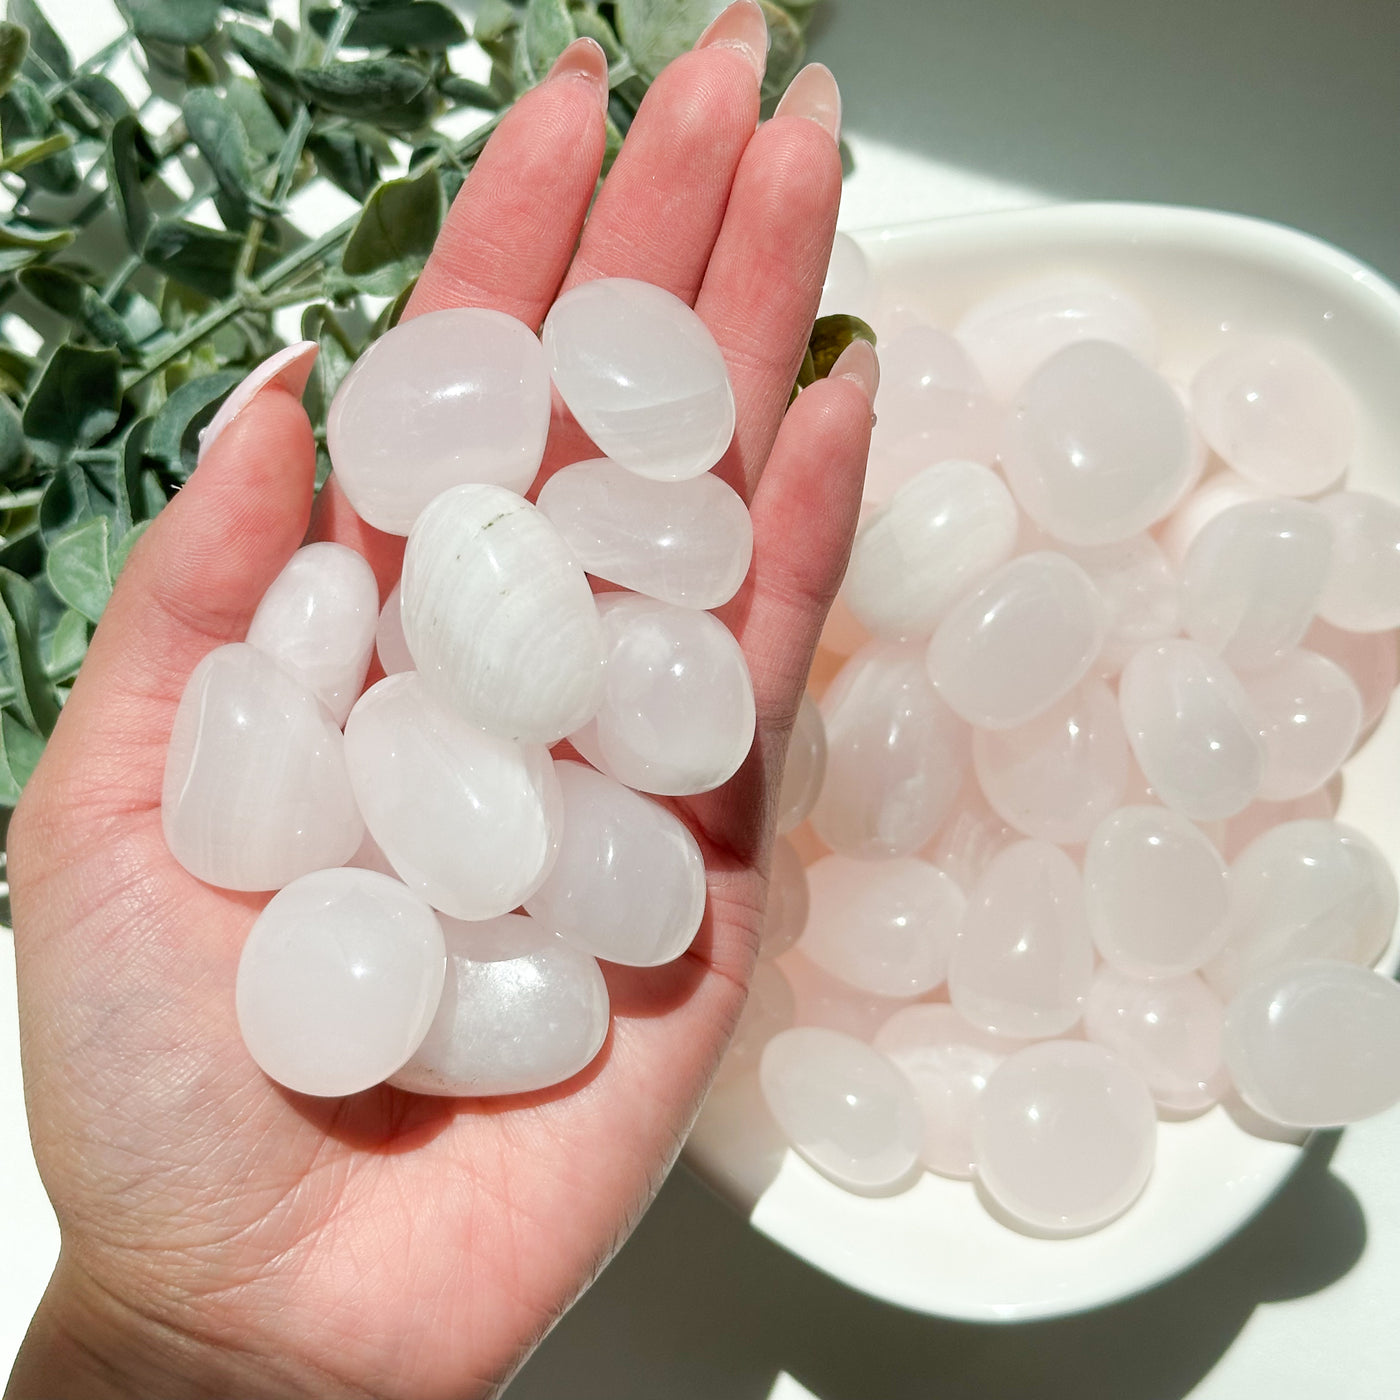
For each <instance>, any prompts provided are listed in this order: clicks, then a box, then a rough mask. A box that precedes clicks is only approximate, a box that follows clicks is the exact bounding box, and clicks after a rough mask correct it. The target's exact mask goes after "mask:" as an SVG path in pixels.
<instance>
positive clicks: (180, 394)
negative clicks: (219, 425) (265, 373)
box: [145, 369, 243, 481]
mask: <svg viewBox="0 0 1400 1400" xmlns="http://www.w3.org/2000/svg"><path fill="white" fill-rule="evenodd" d="M242 378H243V374H242V371H240V370H236V369H221V370H216V371H215V372H214V373H213V374H203V375H200V376H199V378H197V379H190V380H188V381H186V382H185V383H184V384H182V385H180V387H179V388H178V389H176V390H175V392H174V393H173V394H171V395H170V397H169V398H168V399H166V401H165V402H164V403H163V404H161V406H160V409H159V410H158V411H157V413H156V416H155V418H154V419H153V420H152V422H151V427H150V435H149V437H148V438H147V439H146V444H145V456H146V457H148V458H152V459H154V460H155V461H157V462H159V463H160V464H161V466H162V467H163V468H164V469H165V470H166V471H167V472H169V473H170V475H171V476H173V477H174V478H175V479H176V480H177V481H184V480H185V479H186V478H187V477H188V476H189V474H190V473H191V472H192V471H193V470H194V468H195V463H196V461H197V460H198V459H199V430H200V429H201V428H204V427H207V426H208V424H209V420H210V419H211V418H213V416H214V414H215V413H216V412H217V411H218V407H219V404H220V403H221V402H222V401H223V398H224V395H226V394H227V393H228V391H229V390H230V389H232V388H233V386H234V385H235V384H237V383H238V381H239V380H240V379H242Z"/></svg>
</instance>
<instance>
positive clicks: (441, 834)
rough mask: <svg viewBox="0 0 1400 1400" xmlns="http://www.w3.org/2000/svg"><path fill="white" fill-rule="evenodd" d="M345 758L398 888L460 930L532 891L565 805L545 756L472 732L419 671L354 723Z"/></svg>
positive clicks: (364, 702)
mask: <svg viewBox="0 0 1400 1400" xmlns="http://www.w3.org/2000/svg"><path fill="white" fill-rule="evenodd" d="M345 758H346V763H347V764H348V766H349V769H350V779H351V781H352V782H353V784H354V788H355V796H356V797H357V798H358V800H359V804H360V810H361V811H362V812H363V813H364V816H365V824H366V825H367V826H368V827H369V830H370V834H371V835H372V836H373V837H374V839H375V841H376V842H378V844H379V846H380V848H381V850H383V852H384V854H385V855H386V856H387V857H388V859H389V861H390V863H391V864H392V865H393V867H394V869H395V870H396V871H398V873H399V876H400V878H401V879H402V880H403V881H404V883H405V884H407V885H408V886H409V887H410V888H411V889H413V890H414V891H416V892H417V893H418V894H420V895H422V897H423V898H424V899H426V900H427V901H428V902H429V903H430V904H431V905H432V906H433V907H434V908H435V909H440V910H442V912H443V913H444V914H450V915H451V916H452V917H453V918H456V919H493V918H495V917H496V916H497V915H499V914H505V913H509V912H510V910H512V909H514V908H515V907H516V906H517V905H518V904H520V903H521V902H522V901H523V900H525V899H527V898H528V897H529V896H530V895H531V894H533V893H534V891H535V890H537V889H538V888H539V886H540V884H541V882H542V881H543V880H544V878H545V876H546V875H547V874H548V873H549V869H550V866H551V865H552V864H553V862H554V858H555V853H556V851H557V850H558V847H559V839H560V831H561V827H562V821H563V801H562V798H561V797H560V793H559V782H558V779H557V778H556V777H555V775H554V765H553V763H552V762H551V761H550V757H549V752H548V750H547V749H545V748H543V747H541V746H538V745H522V744H517V743H515V742H514V741H513V740H510V739H502V738H499V737H498V736H496V735H494V734H488V733H486V731H485V730H482V729H476V728H474V727H473V726H472V725H470V724H467V723H466V721H464V720H462V719H461V718H459V717H458V716H457V715H455V714H453V713H451V712H450V711H448V710H446V709H444V708H443V707H442V706H441V705H439V704H438V703H437V702H436V701H435V700H434V699H433V697H432V696H431V695H429V694H428V692H427V688H426V687H425V686H424V684H423V680H422V677H421V676H419V674H418V673H417V672H416V671H406V672H402V673H400V674H399V675H395V676H387V677H386V678H385V679H384V680H382V681H380V682H379V683H378V685H374V686H371V687H370V689H369V690H367V691H366V692H365V694H364V696H363V697H362V698H361V700H360V701H359V703H358V704H357V705H356V706H355V708H354V709H353V710H352V711H351V712H350V721H349V723H348V724H347V725H346V726H345Z"/></svg>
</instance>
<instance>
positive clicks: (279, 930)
mask: <svg viewBox="0 0 1400 1400" xmlns="http://www.w3.org/2000/svg"><path fill="white" fill-rule="evenodd" d="M446 968H447V954H446V949H445V947H444V944H443V936H442V929H441V927H440V926H439V924H438V920H437V917H436V916H435V915H434V913H433V911H432V910H431V909H429V908H428V906H427V905H426V904H424V903H423V901H422V900H421V899H419V898H418V897H417V896H416V895H414V894H412V893H411V892H410V891H409V890H407V889H405V888H404V887H403V885H401V884H400V883H399V882H398V881H396V880H391V879H389V878H388V876H386V875H379V874H377V873H375V872H373V871H369V870H353V869H342V870H318V871H314V872H313V873H311V874H309V875H304V876H302V877H301V878H300V879H298V880H295V881H293V882H292V883H291V884H290V885H288V886H287V887H286V888H285V889H282V890H279V891H278V893H277V894H275V895H274V896H273V897H272V900H271V902H270V903H269V904H268V905H267V907H266V908H265V909H264V910H263V911H262V913H261V914H259V915H258V918H257V920H256V922H255V923H254V924H253V927H252V928H251V929H250V930H249V933H248V939H247V941H246V942H245V943H244V945H243V952H242V954H241V955H240V957H239V960H238V978H237V984H236V988H235V1004H236V1007H237V1013H238V1027H239V1030H240V1031H241V1032H242V1033H243V1042H244V1044H245V1045H246V1046H247V1047H248V1053H249V1054H250V1055H252V1057H253V1059H254V1060H255V1061H256V1062H257V1064H258V1067H259V1068H260V1069H261V1070H262V1071H263V1073H265V1074H267V1075H269V1076H270V1077H271V1078H273V1079H275V1080H276V1081H277V1082H278V1083H279V1084H282V1085H285V1086H286V1087H287V1088H288V1089H294V1090H296V1091H297V1092H298V1093H301V1094H315V1095H318V1096H321V1097H326V1098H333V1097H339V1096H341V1095H344V1094H358V1093H359V1092H361V1090H364V1089H370V1088H373V1087H374V1085H376V1084H379V1083H381V1082H382V1081H383V1080H385V1079H387V1078H388V1077H389V1076H390V1075H391V1074H393V1073H394V1072H395V1071H396V1070H398V1069H399V1068H400V1067H401V1066H402V1065H403V1064H404V1063H405V1061H407V1059H408V1058H409V1056H410V1055H412V1054H413V1052H414V1051H415V1050H416V1049H417V1048H418V1046H419V1045H420V1044H421V1043H422V1040H423V1037H424V1036H425V1035H426V1034H427V1031H428V1027H429V1026H430V1025H431V1023H432V1020H433V1015H434V1013H435V1012H436V1010H437V1006H438V1000H439V998H440V997H441V995H442V987H443V978H444V975H445V972H446Z"/></svg>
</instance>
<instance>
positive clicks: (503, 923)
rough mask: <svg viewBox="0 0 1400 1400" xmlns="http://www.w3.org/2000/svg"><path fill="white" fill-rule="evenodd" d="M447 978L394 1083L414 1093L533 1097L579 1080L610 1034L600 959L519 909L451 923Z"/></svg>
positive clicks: (446, 925) (446, 929)
mask: <svg viewBox="0 0 1400 1400" xmlns="http://www.w3.org/2000/svg"><path fill="white" fill-rule="evenodd" d="M442 931H443V935H444V937H445V939H446V944H447V978H446V981H445V983H444V986H443V989H442V997H441V999H440V1001H439V1002H438V1004H437V1007H436V1014H435V1015H434V1017H433V1020H432V1024H431V1025H430V1026H429V1027H428V1032H427V1034H426V1035H425V1036H424V1038H423V1041H422V1044H421V1045H419V1047H418V1049H417V1050H416V1051H415V1052H414V1054H413V1057H412V1059H410V1060H409V1061H408V1063H407V1064H406V1065H404V1066H403V1068H402V1069H400V1070H399V1071H398V1072H397V1073H396V1074H395V1075H394V1076H393V1078H392V1079H391V1080H390V1081H389V1082H390V1083H391V1084H393V1085H395V1086H396V1087H397V1088H399V1089H409V1090H412V1091H413V1092H414V1093H415V1094H438V1095H450V1096H453V1097H457V1096H468V1095H469V1096H472V1097H482V1096H485V1095H491V1094H528V1093H531V1092H532V1091H534V1090H536V1089H547V1088H549V1087H550V1086H551V1085H554V1084H561V1083H563V1082H564V1081H565V1080H566V1079H572V1078H573V1076H574V1075H576V1074H577V1073H578V1072H579V1071H580V1070H581V1069H583V1068H584V1067H585V1066H586V1065H588V1064H589V1063H590V1062H591V1061H592V1060H593V1058H594V1056H596V1055H597V1053H598V1051H599V1050H601V1049H602V1046H603V1042H604V1040H606V1039H607V1035H608V1019H609V1018H608V988H607V984H606V983H605V982H604V981H603V973H602V970H601V969H600V968H599V966H598V964H597V962H596V961H595V960H594V959H593V958H591V957H589V956H588V954H587V953H583V952H580V951H579V950H578V949H576V948H571V947H570V946H569V945H568V944H567V943H565V942H564V940H563V939H561V938H558V937H556V936H555V935H554V934H552V933H550V932H549V931H548V930H546V929H545V928H543V927H542V926H541V925H540V924H539V923H538V922H537V921H536V920H534V919H531V918H527V917H525V916H524V915H521V914H506V915H504V916H503V917H502V918H499V919H488V920H486V921H484V922H481V923H463V922H462V921H461V920H458V919H444V920H443V921H442Z"/></svg>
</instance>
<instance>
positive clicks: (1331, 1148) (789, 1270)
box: [506, 1133, 1370, 1400]
mask: <svg viewBox="0 0 1400 1400" xmlns="http://www.w3.org/2000/svg"><path fill="white" fill-rule="evenodd" d="M1338 1141H1339V1134H1336V1133H1326V1134H1321V1135H1319V1137H1317V1138H1316V1139H1315V1140H1314V1142H1313V1143H1312V1145H1311V1146H1310V1147H1309V1148H1308V1150H1307V1152H1306V1153H1305V1155H1304V1158H1303V1161H1302V1164H1301V1165H1300V1167H1299V1169H1298V1171H1297V1173H1296V1174H1295V1175H1294V1176H1293V1177H1292V1178H1291V1179H1290V1181H1289V1182H1288V1184H1287V1185H1286V1186H1285V1187H1284V1189H1283V1190H1282V1191H1281V1192H1280V1193H1279V1195H1278V1196H1277V1197H1275V1199H1274V1200H1273V1201H1272V1202H1271V1204H1270V1205H1269V1206H1268V1207H1267V1208H1266V1209H1265V1210H1264V1211H1263V1212H1262V1213H1261V1214H1260V1215H1259V1216H1258V1217H1256V1219H1255V1220H1254V1221H1253V1223H1252V1224H1251V1225H1249V1226H1248V1227H1247V1228H1246V1229H1245V1230H1244V1231H1242V1232H1241V1233H1240V1234H1239V1235H1237V1236H1236V1237H1235V1238H1234V1239H1233V1240H1231V1241H1230V1242H1229V1243H1228V1244H1226V1245H1225V1246H1224V1247H1223V1248H1222V1249H1221V1250H1219V1251H1218V1252H1217V1253H1216V1254H1214V1255H1212V1256H1211V1257H1210V1258H1209V1259H1206V1260H1204V1261H1203V1262H1202V1263H1201V1264H1199V1265H1197V1266H1196V1267H1195V1268H1193V1269H1191V1270H1190V1271H1189V1272H1187V1273H1185V1274H1182V1275H1181V1276H1179V1277H1178V1278H1176V1279H1174V1280H1172V1281H1171V1282H1169V1283H1166V1284H1164V1285H1162V1286H1161V1287H1159V1288H1155V1289H1153V1290H1151V1291H1150V1292H1147V1293H1143V1294H1140V1295H1139V1296H1138V1297H1136V1298H1132V1299H1129V1300H1128V1301H1126V1302H1123V1303H1119V1304H1117V1305H1116V1306H1114V1307H1110V1308H1104V1309H1101V1310H1100V1311H1097V1312H1092V1313H1085V1314H1081V1315H1079V1316H1077V1317H1071V1318H1062V1319H1059V1320H1056V1321H1052V1322H1035V1323H1025V1324H1021V1325H1008V1326H978V1325H973V1324H966V1323H956V1322H948V1321H944V1320H942V1319H939V1318H930V1317H924V1316H921V1315H918V1314H915V1313H909V1312H905V1311H902V1310H901V1309H898V1308H895V1307H891V1306H889V1305H887V1304H884V1303H880V1302H876V1301H875V1300H873V1299H871V1298H868V1297H866V1296H865V1295H863V1294H860V1293H855V1292H853V1291H851V1290H850V1289H847V1288H846V1287H844V1286H843V1285H842V1284H840V1283H837V1282H836V1281H835V1280H833V1279H831V1278H828V1277H827V1276H826V1275H824V1274H821V1273H818V1272H817V1271H815V1270H814V1269H811V1268H809V1267H808V1266H807V1265H806V1264H803V1263H802V1262H800V1261H799V1260H797V1259H795V1258H793V1257H792V1256H790V1255H788V1254H787V1253H786V1252H785V1251H783V1250H782V1249H780V1248H778V1247H777V1246H776V1245H774V1244H772V1243H770V1242H769V1241H768V1240H766V1239H764V1238H763V1237H762V1236H760V1235H759V1234H758V1233H757V1231H754V1230H751V1229H750V1228H749V1227H748V1225H747V1224H746V1223H745V1221H744V1219H743V1218H742V1217H741V1216H740V1215H738V1214H737V1213H736V1212H735V1211H734V1210H732V1209H731V1208H730V1207H729V1206H728V1205H726V1204H724V1203H723V1202H721V1201H720V1200H719V1199H718V1198H717V1197H715V1196H712V1195H711V1194H710V1193H709V1192H708V1191H707V1190H706V1189H705V1188H704V1187H703V1186H701V1185H700V1184H699V1182H698V1181H697V1180H696V1179H695V1178H694V1177H692V1176H691V1175H690V1174H689V1173H688V1172H686V1171H684V1170H683V1169H682V1170H677V1171H676V1172H675V1173H673V1175H672V1177H671V1179H670V1181H669V1182H668V1183H667V1185H666V1187H665V1189H664V1190H663V1191H662V1193H661V1195H660V1196H659V1197H658V1199H657V1201H656V1204H655V1205H654V1206H653V1207H652V1209H651V1211H650V1212H649V1213H648V1215H647V1216H646V1218H645V1219H644V1220H643V1222H642V1224H641V1226H640V1227H639V1228H638V1230H637V1233H636V1234H635V1235H634V1236H633V1237H632V1239H631V1241H630V1242H629V1243H628V1244H627V1246H626V1247H625V1248H624V1249H623V1251H622V1253H621V1254H619V1255H618V1257H617V1259H616V1260H615V1261H614V1262H613V1263H612V1264H611V1265H610V1266H609V1268H608V1269H607V1271H606V1272H605V1273H604V1274H603V1276H602V1278H601V1279H600V1280H599V1281H598V1283H597V1284H595V1285H594V1287H593V1289H592V1290H591V1292H589V1293H588V1294H586V1295H585V1296H584V1297H583V1299H582V1300H581V1301H580V1302H579V1303H578V1304H577V1305H576V1306H575V1307H574V1308H573V1310H572V1311H571V1312H570V1313H569V1314H568V1315H567V1316H566V1317H565V1318H564V1320H563V1321H562V1322H561V1323H560V1324H559V1326H558V1328H557V1329H556V1330H555V1332H554V1333H553V1334H552V1335H551V1336H550V1337H549V1338H548V1340H546V1342H545V1343H544V1345H543V1346H542V1347H541V1348H540V1350H539V1351H538V1352H537V1353H536V1354H535V1356H534V1357H533V1358H532V1359H531V1361H530V1362H529V1363H528V1364H527V1365H526V1367H525V1369H524V1370H523V1371H522V1372H521V1373H520V1375H519V1376H518V1377H517V1378H516V1380H515V1381H514V1382H513V1383H512V1385H511V1386H510V1388H509V1390H508V1391H507V1394H506V1400H558V1397H560V1396H565V1395H567V1396H568V1397H569V1400H595V1397H596V1400H655V1397H658V1396H665V1397H666V1400H721V1397H722V1400H765V1397H769V1396H770V1395H772V1394H774V1393H777V1394H792V1393H795V1394H801V1393H802V1392H801V1391H800V1390H799V1391H796V1392H792V1391H791V1390H790V1389H789V1390H788V1391H786V1392H785V1391H784V1390H783V1389H782V1384H783V1383H784V1382H783V1375H784V1373H786V1374H787V1376H788V1377H789V1378H790V1379H795V1380H796V1381H798V1382H800V1383H801V1385H802V1386H804V1387H806V1389H807V1390H808V1391H810V1392H811V1393H812V1395H814V1396H816V1397H818V1400H928V1397H930V1396H936V1397H937V1400H1062V1398H1063V1397H1067V1396H1078V1397H1085V1400H1089V1398H1090V1397H1093V1398H1094V1400H1097V1398H1098V1397H1103V1398H1104V1400H1110V1397H1111V1400H1179V1397H1182V1396H1185V1395H1187V1394H1189V1393H1190V1392H1191V1390H1192V1389H1193V1388H1194V1387H1195V1386H1196V1385H1197V1383H1198V1382H1199V1381H1200V1380H1201V1379H1202V1378H1203V1377H1204V1376H1205V1375H1206V1374H1207V1373H1208V1372H1209V1371H1210V1370H1211V1368H1212V1367H1213V1366H1214V1365H1215V1364H1216V1362H1217V1361H1218V1360H1219V1359H1220V1358H1221V1357H1222V1356H1223V1355H1224V1354H1225V1352H1226V1351H1227V1350H1228V1349H1229V1347H1230V1346H1231V1344H1232V1342H1233V1341H1234V1340H1235V1337H1236V1336H1237V1335H1238V1333H1239V1332H1240V1330H1241V1329H1242V1328H1243V1327H1244V1326H1245V1324H1246V1323H1247V1322H1248V1321H1249V1319H1250V1317H1251V1315H1252V1314H1253V1313H1254V1311H1255V1309H1256V1308H1258V1307H1259V1305H1260V1304H1262V1303H1276V1302H1280V1301H1283V1300H1286V1299H1294V1298H1300V1297H1303V1296H1306V1295H1309V1294H1313V1293H1317V1292H1319V1291H1320V1290H1322V1289H1325V1288H1326V1287H1327V1286H1328V1285H1329V1284H1332V1283H1334V1282H1335V1281H1336V1280H1338V1279H1340V1278H1341V1277H1342V1276H1344V1275H1345V1274H1346V1273H1347V1272H1348V1271H1349V1270H1350V1269H1351V1268H1352V1267H1353V1265H1355V1263H1356V1262H1357V1261H1358V1260H1359V1259H1360V1257H1361V1255H1362V1253H1363V1251H1364V1249H1365V1247H1366V1221H1365V1218H1364V1215H1363V1213H1362V1210H1361V1206H1360V1204H1359V1203H1358V1201H1357V1199H1356V1197H1355V1196H1354V1195H1353V1194H1352V1192H1351V1190H1350V1189H1349V1188H1348V1187H1347V1186H1346V1184H1345V1183H1344V1182H1343V1181H1342V1180H1341V1179H1340V1178H1339V1177H1337V1176H1335V1175H1334V1174H1333V1173H1332V1172H1331V1170H1330V1164H1331V1161H1332V1157H1333V1154H1334V1152H1335V1151H1336V1149H1337V1145H1338ZM1339 1360H1340V1361H1342V1364H1343V1365H1344V1364H1345V1362H1344V1359H1341V1358H1339ZM775 1377H777V1378H778V1381H777V1382H775ZM775 1384H776V1385H778V1389H777V1390H776V1392H775V1390H774V1387H775ZM1348 1396H1349V1400H1362V1397H1360V1396H1359V1395H1357V1394H1355V1393H1352V1392H1348ZM1251 1400H1252V1397H1251ZM1366 1400H1370V1397H1369V1396H1368V1397H1366Z"/></svg>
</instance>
